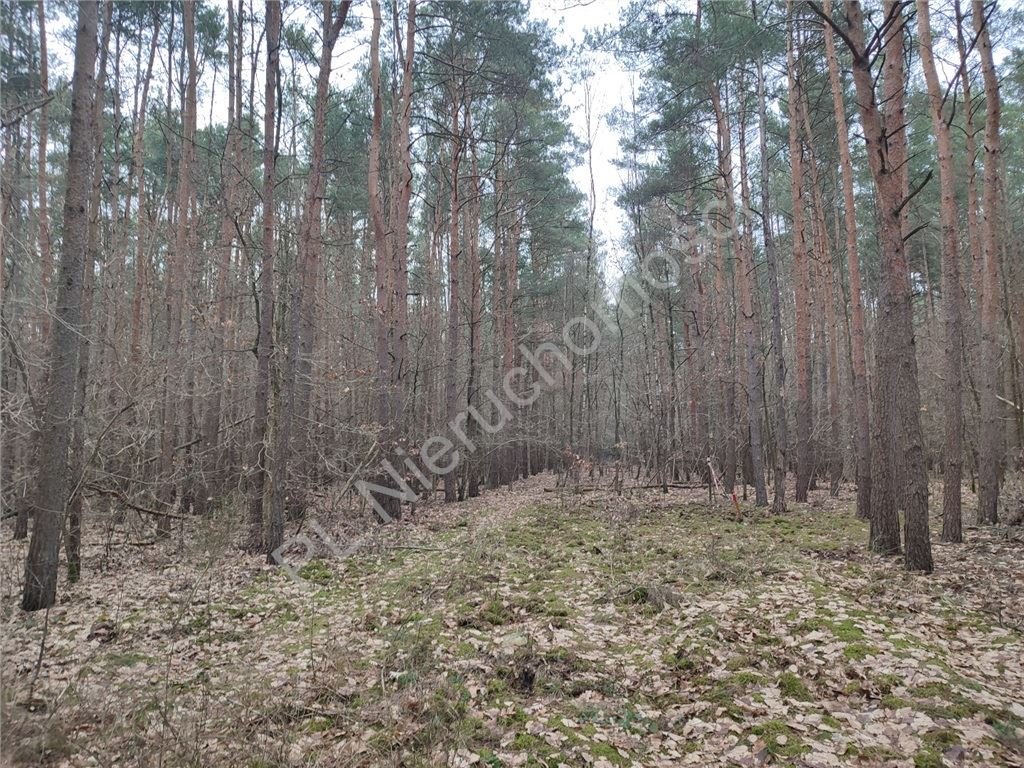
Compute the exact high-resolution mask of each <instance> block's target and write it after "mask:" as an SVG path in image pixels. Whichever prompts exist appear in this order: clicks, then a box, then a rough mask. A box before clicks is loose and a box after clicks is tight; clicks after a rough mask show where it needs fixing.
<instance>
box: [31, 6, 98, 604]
mask: <svg viewBox="0 0 1024 768" xmlns="http://www.w3.org/2000/svg"><path fill="white" fill-rule="evenodd" d="M98 15H99V5H98V4H97V3H81V4H80V5H79V6H78V21H77V24H76V29H75V63H74V71H73V75H72V80H71V128H70V135H69V139H68V165H67V192H66V194H65V196H64V236H63V240H62V243H61V251H60V273H59V283H58V286H57V306H56V308H55V316H56V319H57V322H56V323H55V324H54V326H55V327H54V328H53V331H52V333H51V334H50V380H49V384H48V387H47V393H46V406H45V421H44V424H43V439H42V441H41V447H40V455H39V469H40V472H39V476H38V481H37V483H38V485H37V488H36V503H35V521H34V524H33V528H32V538H31V541H30V542H29V550H28V557H27V559H26V562H25V581H24V585H25V586H24V591H23V592H22V599H21V607H22V608H23V609H25V610H26V611H35V610H39V609H41V608H48V607H50V606H52V605H53V603H54V601H55V599H56V595H57V563H58V554H59V550H60V536H61V527H62V523H63V516H64V508H65V503H66V502H67V491H68V473H67V471H66V469H67V458H68V451H69V446H70V442H71V432H72V419H71V416H72V412H73V408H74V401H75V385H76V381H77V376H78V353H79V346H80V345H79V333H80V332H81V319H82V314H81V313H82V292H83V285H82V284H83V279H84V271H83V267H84V259H85V254H86V250H87V248H88V239H89V216H88V206H89V182H90V178H91V176H90V173H89V165H90V160H91V157H92V149H93V136H92V110H93V100H94V98H95V74H94V71H93V68H94V67H95V65H96V48H97V27H98Z"/></svg>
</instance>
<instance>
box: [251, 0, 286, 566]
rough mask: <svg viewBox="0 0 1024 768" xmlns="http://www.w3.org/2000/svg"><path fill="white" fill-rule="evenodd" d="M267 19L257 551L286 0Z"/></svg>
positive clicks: (265, 466) (257, 545)
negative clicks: (280, 77) (282, 42)
mask: <svg viewBox="0 0 1024 768" xmlns="http://www.w3.org/2000/svg"><path fill="white" fill-rule="evenodd" d="M266 19H267V67H266V73H265V78H266V83H265V91H264V98H265V102H264V103H265V107H264V111H263V194H262V198H263V199H262V205H263V239H262V246H263V248H262V250H263V253H262V258H261V262H260V276H259V299H260V300H259V318H258V319H259V332H258V335H257V339H256V404H255V411H254V418H253V432H252V455H251V458H250V463H249V478H248V496H249V541H248V545H249V548H250V550H251V551H254V552H259V551H262V550H263V548H264V544H265V543H266V542H269V541H271V540H273V539H274V537H275V533H277V532H274V531H269V530H268V531H267V532H266V536H264V530H263V509H264V502H265V496H266V490H267V487H266V486H267V479H268V473H269V455H268V450H267V449H268V439H267V431H268V430H267V427H268V424H269V420H270V418H269V417H270V376H271V372H270V364H271V357H272V355H273V353H274V348H273V345H274V303H275V288H274V261H275V253H276V248H277V245H276V242H275V230H276V226H277V225H276V216H275V200H274V186H275V181H276V175H277V133H276V130H277V122H276V118H277V99H278V89H277V79H278V69H279V62H280V45H281V4H280V2H278V0H267V3H266ZM282 526H283V522H282ZM282 535H283V534H282ZM279 538H280V537H279ZM271 551H272V550H271Z"/></svg>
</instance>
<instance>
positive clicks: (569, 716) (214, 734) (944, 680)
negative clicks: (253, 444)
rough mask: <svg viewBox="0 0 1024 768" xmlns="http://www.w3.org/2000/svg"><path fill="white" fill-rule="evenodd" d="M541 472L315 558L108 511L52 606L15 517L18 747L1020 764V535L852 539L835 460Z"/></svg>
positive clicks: (159, 756) (570, 761) (56, 751)
mask: <svg viewBox="0 0 1024 768" xmlns="http://www.w3.org/2000/svg"><path fill="white" fill-rule="evenodd" d="M545 482H546V483H548V484H549V485H550V484H551V482H552V481H551V478H550V476H548V477H546V478H545V477H543V476H542V477H540V478H535V479H533V480H531V481H527V482H525V483H523V484H520V485H517V486H516V487H515V489H514V490H512V491H508V492H494V493H488V494H485V495H484V496H483V497H481V498H479V499H475V500H473V501H471V502H466V503H465V504H461V505H448V506H438V507H427V508H423V509H420V510H418V511H417V512H416V513H414V515H412V516H411V519H408V520H404V521H402V522H400V523H398V524H396V525H393V526H386V527H383V528H381V529H380V532H381V533H380V535H379V536H377V537H375V538H374V539H373V541H372V543H371V544H370V545H369V546H367V547H366V548H365V549H364V550H363V551H361V552H359V553H358V554H356V555H354V556H352V557H349V558H347V559H344V560H332V559H323V560H314V561H311V562H309V563H308V564H306V565H305V566H304V567H303V568H302V570H301V572H302V575H303V577H304V579H305V580H306V581H305V585H303V584H300V583H297V582H295V581H293V580H291V579H289V578H288V577H287V575H286V574H285V573H284V572H283V571H282V569H275V568H270V567H267V566H264V565H262V564H261V562H260V561H261V560H262V558H258V559H257V558H256V557H251V556H247V555H243V554H241V553H239V552H238V550H237V549H235V548H234V546H233V545H232V543H231V540H230V536H229V535H228V533H227V531H228V530H229V529H228V527H227V526H226V525H224V524H219V525H220V527H217V526H211V527H210V530H207V531H204V532H203V533H204V535H201V536H200V535H195V536H186V537H184V538H183V539H178V538H175V539H173V540H171V541H168V542H161V543H159V544H155V545H151V546H145V547H136V548H131V547H128V548H117V547H115V548H114V549H111V548H110V547H109V542H107V541H104V540H103V539H101V538H100V537H99V535H98V534H97V536H96V538H95V539H92V540H87V546H86V548H85V558H84V561H85V562H84V565H85V569H86V570H87V571H88V572H89V578H88V579H87V580H86V581H85V582H83V583H81V584H78V585H74V586H66V585H61V594H62V595H63V596H64V602H63V603H61V604H59V605H58V606H56V607H55V608H53V609H52V610H50V611H49V615H48V616H47V614H46V612H43V611H40V612H37V613H31V614H26V613H23V612H21V611H20V610H18V609H17V604H16V600H17V589H16V587H17V578H12V576H14V575H15V574H14V569H15V568H16V567H17V565H18V564H20V563H21V562H23V554H24V553H23V552H22V547H23V543H17V542H9V541H6V542H4V547H5V552H4V559H3V562H4V568H5V574H4V575H5V580H4V582H5V585H6V586H5V590H6V591H5V594H4V612H5V622H6V625H7V632H6V633H5V640H4V682H5V688H4V690H5V693H4V702H3V704H4V720H5V733H4V748H5V751H6V753H7V756H8V757H9V758H11V759H12V760H13V761H14V762H15V763H16V764H22V765H40V764H53V765H114V764H118V765H122V764H126V765H127V764H130V765H158V764H160V765H165V766H177V765H224V766H253V767H255V766H391V765H395V766H397V765H405V766H417V765H480V766H518V765H530V766H557V765H567V766H584V765H593V766H634V765H636V766H676V765H697V766H708V765H722V766H754V765H765V764H770V765H791V766H842V765H850V766H872V765H877V766H915V768H938V767H939V766H942V765H949V766H958V765H964V766H1020V765H1024V661H1022V659H1024V631H1022V619H1021V617H1022V616H1024V612H1022V610H1021V609H1022V605H1024V599H1022V595H1024V590H1022V587H1024V581H1022V566H1021V562H1022V553H1024V543H1022V542H1021V541H1020V539H1014V538H1013V537H1012V536H1008V535H1006V534H1003V535H1000V533H999V531H998V530H997V529H996V530H976V529H969V530H968V535H967V543H966V544H965V545H962V546H947V545H943V544H938V543H936V544H935V551H936V558H937V561H938V567H937V569H936V574H935V575H933V576H928V577H922V576H915V575H909V574H907V573H905V572H904V571H903V570H902V568H901V563H899V562H898V561H895V560H887V559H882V558H878V557H875V556H872V555H869V554H867V553H866V552H865V547H864V540H865V537H866V531H865V524H864V523H863V522H861V521H859V520H857V519H856V518H855V516H854V515H853V513H852V511H851V506H852V498H851V495H850V493H849V492H848V491H846V490H845V489H844V493H843V495H842V496H841V497H840V498H839V499H838V500H830V499H827V492H825V491H819V492H816V493H814V494H812V501H814V502H815V505H812V506H807V505H795V506H793V507H792V508H791V510H790V512H789V513H788V514H787V515H785V516H782V517H771V516H767V515H765V514H763V513H761V512H757V513H755V512H753V510H745V512H746V517H745V518H744V519H743V520H742V521H736V520H734V519H733V518H732V516H731V515H730V514H729V511H730V510H729V508H727V507H724V506H723V507H721V508H714V507H711V506H709V505H707V503H706V501H704V500H702V499H701V497H700V493H699V492H685V491H674V492H672V493H669V494H667V495H662V494H660V493H657V492H649V493H646V492H645V493H643V494H634V495H633V496H632V497H621V498H620V497H616V496H614V495H611V494H604V493H594V494H585V495H578V494H564V495H563V494H558V493H544V492H542V488H543V484H544V483H545ZM935 527H936V526H933V529H934V528H935ZM195 533H197V534H198V533H199V532H198V531H197V532H195ZM127 535H130V532H128V531H126V530H122V529H121V528H118V529H116V530H115V531H114V532H113V534H112V536H113V539H114V540H115V543H116V541H120V540H121V539H123V538H124V537H125V536H127ZM181 541H185V542H188V541H202V542H204V544H203V546H202V547H201V548H191V549H190V548H188V545H183V544H181ZM123 549H128V550H130V555H129V556H130V557H132V558H134V560H122V561H118V562H113V561H112V560H108V559H107V558H108V557H121V558H123V557H124V556H123V555H120V554H117V553H118V552H120V551H122V550H123ZM104 564H106V566H107V570H105V571H103V572H97V570H98V569H100V568H101V567H102V566H103V565H104ZM44 632H45V633H46V650H45V654H44V655H43V659H42V664H41V668H40V669H39V670H38V675H37V674H36V662H37V657H38V656H39V644H40V638H41V637H42V636H43V634H44Z"/></svg>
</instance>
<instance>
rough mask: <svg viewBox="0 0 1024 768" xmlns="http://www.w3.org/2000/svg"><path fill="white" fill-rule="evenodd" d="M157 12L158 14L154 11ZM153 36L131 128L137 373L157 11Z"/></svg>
mask: <svg viewBox="0 0 1024 768" xmlns="http://www.w3.org/2000/svg"><path fill="white" fill-rule="evenodd" d="M155 15H156V14H155ZM152 34H153V38H152V42H151V43H150V48H149V61H148V62H147V64H146V74H145V77H144V78H143V80H142V97H141V99H140V100H139V107H138V109H137V110H136V113H135V130H134V131H133V132H132V171H131V173H132V178H133V179H134V180H135V183H136V184H137V185H138V186H137V188H136V200H135V206H136V208H135V263H134V270H135V290H134V292H133V293H132V319H131V348H130V352H129V366H128V368H129V370H131V372H132V375H133V376H135V377H138V376H139V369H140V367H141V365H142V307H143V300H144V297H145V293H146V271H147V270H148V269H149V264H148V259H146V251H145V242H146V241H145V238H144V237H143V236H142V233H143V232H144V231H145V229H146V228H145V226H144V224H143V217H144V215H145V205H144V202H145V195H146V179H145V176H144V166H143V160H142V153H143V149H144V142H145V132H146V110H147V108H148V96H149V83H150V79H151V77H152V74H153V61H154V60H155V58H156V49H157V44H158V42H159V35H160V16H159V15H156V19H155V20H154V22H153V31H152Z"/></svg>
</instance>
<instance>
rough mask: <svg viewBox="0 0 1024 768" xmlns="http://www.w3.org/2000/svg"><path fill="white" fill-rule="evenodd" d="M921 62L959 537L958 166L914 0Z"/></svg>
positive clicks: (954, 523) (948, 509)
mask: <svg viewBox="0 0 1024 768" xmlns="http://www.w3.org/2000/svg"><path fill="white" fill-rule="evenodd" d="M917 25H918V31H919V36H920V49H921V65H922V67H923V69H924V76H925V82H926V84H927V87H928V105H929V109H930V111H931V117H932V128H933V130H934V131H935V138H936V141H937V144H938V156H939V196H940V207H939V221H940V229H941V242H942V304H943V308H944V314H945V324H946V349H945V355H946V360H945V362H946V381H945V387H946V389H945V418H946V444H945V456H944V458H943V470H942V540H943V541H950V542H960V541H962V540H963V532H962V530H961V511H960V507H961V496H962V492H961V487H960V486H961V478H962V475H963V423H964V414H963V375H962V371H961V361H962V360H963V353H964V347H963V320H962V317H961V313H962V310H961V295H962V291H961V285H960V248H959V241H958V232H957V210H956V169H955V167H954V164H953V141H952V136H951V130H950V122H949V121H948V120H947V119H946V117H945V115H944V114H943V109H942V100H943V90H942V88H941V86H940V85H939V76H938V72H937V71H936V69H935V60H934V57H933V55H932V31H931V20H930V17H929V8H928V2H927V0H917Z"/></svg>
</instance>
